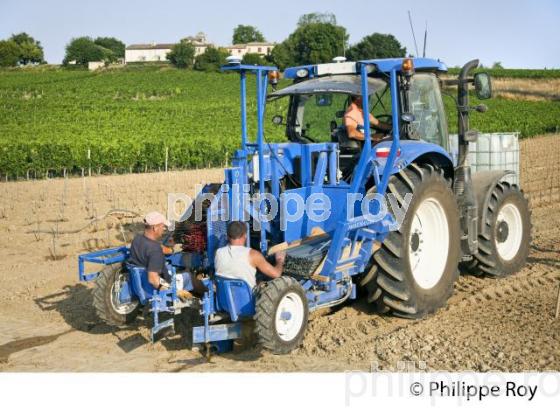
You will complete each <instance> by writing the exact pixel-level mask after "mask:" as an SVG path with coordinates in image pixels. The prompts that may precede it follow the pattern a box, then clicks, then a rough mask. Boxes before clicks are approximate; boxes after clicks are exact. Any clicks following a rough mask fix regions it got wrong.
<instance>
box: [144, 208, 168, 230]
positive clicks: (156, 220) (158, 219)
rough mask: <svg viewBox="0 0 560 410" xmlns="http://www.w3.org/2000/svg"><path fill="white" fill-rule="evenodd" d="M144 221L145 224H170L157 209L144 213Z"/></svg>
mask: <svg viewBox="0 0 560 410" xmlns="http://www.w3.org/2000/svg"><path fill="white" fill-rule="evenodd" d="M144 222H145V223H146V225H159V224H164V225H165V226H167V227H169V225H171V224H170V223H169V221H168V220H167V219H166V218H165V216H163V215H162V214H160V213H159V212H157V211H153V212H150V213H148V214H146V216H145V217H144Z"/></svg>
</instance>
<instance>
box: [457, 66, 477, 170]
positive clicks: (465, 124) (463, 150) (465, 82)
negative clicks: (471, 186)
mask: <svg viewBox="0 0 560 410" xmlns="http://www.w3.org/2000/svg"><path fill="white" fill-rule="evenodd" d="M476 67H478V60H472V61H469V62H468V63H467V64H465V65H464V66H463V68H462V69H461V72H460V73H459V84H458V87H457V88H458V91H457V104H458V105H459V108H458V109H459V113H458V114H459V115H458V118H459V127H458V129H459V158H458V164H457V165H458V166H464V165H465V162H466V160H467V156H468V154H469V143H468V141H466V140H465V136H466V134H467V132H468V131H469V83H470V82H472V80H471V79H469V74H470V71H471V70H474V69H475V68H476Z"/></svg>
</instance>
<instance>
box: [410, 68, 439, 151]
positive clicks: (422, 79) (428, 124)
mask: <svg viewBox="0 0 560 410" xmlns="http://www.w3.org/2000/svg"><path fill="white" fill-rule="evenodd" d="M409 104H410V111H411V113H412V114H413V115H414V121H413V122H412V123H411V127H410V134H411V136H414V137H416V138H418V137H419V138H421V139H422V140H424V141H426V142H431V143H434V144H438V145H440V146H442V147H444V148H445V149H447V120H446V117H445V110H444V108H443V102H442V99H441V92H440V89H439V83H438V81H437V78H436V76H435V75H433V74H426V73H418V74H416V75H414V76H413V77H412V80H411V87H410V92H409Z"/></svg>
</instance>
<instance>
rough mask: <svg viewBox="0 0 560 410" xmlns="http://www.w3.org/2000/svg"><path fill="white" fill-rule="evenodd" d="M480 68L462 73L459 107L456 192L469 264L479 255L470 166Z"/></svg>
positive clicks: (471, 64) (469, 67)
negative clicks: (475, 75) (472, 94)
mask: <svg viewBox="0 0 560 410" xmlns="http://www.w3.org/2000/svg"><path fill="white" fill-rule="evenodd" d="M476 67H478V60H472V61H469V62H468V63H467V64H465V65H464V66H463V68H462V69H461V72H460V73H459V79H458V87H457V88H458V90H457V105H458V113H457V114H458V115H457V117H458V121H459V126H458V130H459V132H458V134H459V135H458V136H459V141H458V142H459V143H458V148H459V151H458V158H457V168H456V169H455V181H454V184H453V189H454V191H455V195H456V197H457V202H458V205H459V210H460V212H461V231H462V232H463V234H462V237H461V250H462V253H463V259H465V260H468V259H469V258H471V255H474V254H476V253H477V252H478V209H477V204H476V200H475V197H474V190H473V186H472V178H471V167H470V165H469V164H468V160H467V159H468V155H469V141H468V139H467V138H466V136H467V133H468V131H469V83H470V82H472V79H470V78H469V74H470V71H471V70H473V69H475V68H476Z"/></svg>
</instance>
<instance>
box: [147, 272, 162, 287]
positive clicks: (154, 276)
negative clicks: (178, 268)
mask: <svg viewBox="0 0 560 410" xmlns="http://www.w3.org/2000/svg"><path fill="white" fill-rule="evenodd" d="M148 282H150V285H152V286H153V287H154V288H156V289H157V288H158V287H159V273H157V272H148Z"/></svg>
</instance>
